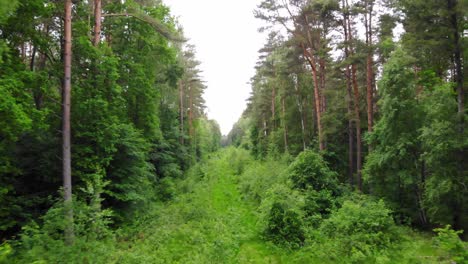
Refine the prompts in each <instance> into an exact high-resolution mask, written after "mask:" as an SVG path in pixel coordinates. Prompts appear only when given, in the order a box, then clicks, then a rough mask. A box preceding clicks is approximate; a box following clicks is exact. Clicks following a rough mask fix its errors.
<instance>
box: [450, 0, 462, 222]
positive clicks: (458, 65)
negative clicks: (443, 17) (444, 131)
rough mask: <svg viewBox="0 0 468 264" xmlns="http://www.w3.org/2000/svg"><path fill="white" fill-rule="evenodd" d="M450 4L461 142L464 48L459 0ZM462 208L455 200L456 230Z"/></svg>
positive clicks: (460, 157) (454, 216)
mask: <svg viewBox="0 0 468 264" xmlns="http://www.w3.org/2000/svg"><path fill="white" fill-rule="evenodd" d="M447 4H448V11H449V13H450V23H451V25H452V29H453V45H454V54H453V55H454V63H455V73H456V76H455V81H456V83H457V103H458V109H457V112H458V113H457V114H458V119H459V124H458V126H459V127H458V133H459V135H460V140H463V136H464V132H465V127H464V126H465V123H464V118H465V116H464V115H465V113H464V108H465V105H464V99H465V98H464V97H465V93H464V90H463V62H462V48H461V44H460V34H459V32H458V30H459V29H458V17H457V4H458V3H457V0H447ZM465 154H466V153H465V151H464V150H463V149H462V150H460V151H458V161H457V163H458V165H457V167H458V168H457V170H458V175H457V177H458V178H459V179H458V181H459V182H462V178H463V177H464V171H465ZM462 207H463V203H461V202H460V201H459V200H457V199H456V198H454V204H453V210H454V215H453V225H454V226H453V227H454V229H462V228H463V226H462V225H463V224H462V216H463V213H462Z"/></svg>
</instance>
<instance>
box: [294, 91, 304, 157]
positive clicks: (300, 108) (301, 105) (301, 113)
mask: <svg viewBox="0 0 468 264" xmlns="http://www.w3.org/2000/svg"><path fill="white" fill-rule="evenodd" d="M294 89H295V90H296V103H297V108H298V109H299V114H300V116H301V132H302V149H303V150H305V149H306V139H305V136H306V135H305V122H304V119H305V118H304V106H303V104H302V103H303V100H302V99H301V98H300V93H299V87H298V85H297V83H296V82H295V83H294Z"/></svg>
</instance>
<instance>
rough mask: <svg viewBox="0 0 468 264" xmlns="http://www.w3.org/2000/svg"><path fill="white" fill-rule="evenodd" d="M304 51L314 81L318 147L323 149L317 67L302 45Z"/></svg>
mask: <svg viewBox="0 0 468 264" xmlns="http://www.w3.org/2000/svg"><path fill="white" fill-rule="evenodd" d="M304 53H306V55H305V56H306V57H307V60H308V61H309V64H310V66H311V68H312V69H311V73H312V79H313V81H314V104H315V115H316V118H317V130H318V140H319V149H320V150H325V144H324V140H323V127H322V111H321V108H322V107H321V102H320V101H321V96H320V91H319V90H320V83H319V81H318V77H317V68H316V65H315V59H314V57H313V56H312V55H310V54H307V53H308V52H307V50H306V49H305V47H304Z"/></svg>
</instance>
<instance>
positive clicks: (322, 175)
mask: <svg viewBox="0 0 468 264" xmlns="http://www.w3.org/2000/svg"><path fill="white" fill-rule="evenodd" d="M336 177H337V175H336V173H334V172H333V171H331V170H330V169H329V168H328V166H327V165H326V163H325V161H324V160H323V158H322V156H320V154H318V153H316V152H313V151H311V150H306V151H304V152H302V153H300V154H299V155H298V156H297V157H296V159H295V161H294V162H293V163H292V164H291V166H290V168H289V178H290V179H291V181H292V183H293V186H294V187H295V188H299V189H301V190H306V189H309V188H310V189H313V190H316V191H320V190H323V189H326V190H331V191H332V192H334V193H336V192H337V191H338V190H337V188H338V182H337V179H336Z"/></svg>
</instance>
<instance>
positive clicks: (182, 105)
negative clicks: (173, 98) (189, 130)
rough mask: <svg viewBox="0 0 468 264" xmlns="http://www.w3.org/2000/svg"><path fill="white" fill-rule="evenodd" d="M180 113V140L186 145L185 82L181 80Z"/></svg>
mask: <svg viewBox="0 0 468 264" xmlns="http://www.w3.org/2000/svg"><path fill="white" fill-rule="evenodd" d="M179 114H180V135H179V141H180V144H181V145H184V84H183V82H182V80H180V81H179Z"/></svg>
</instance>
